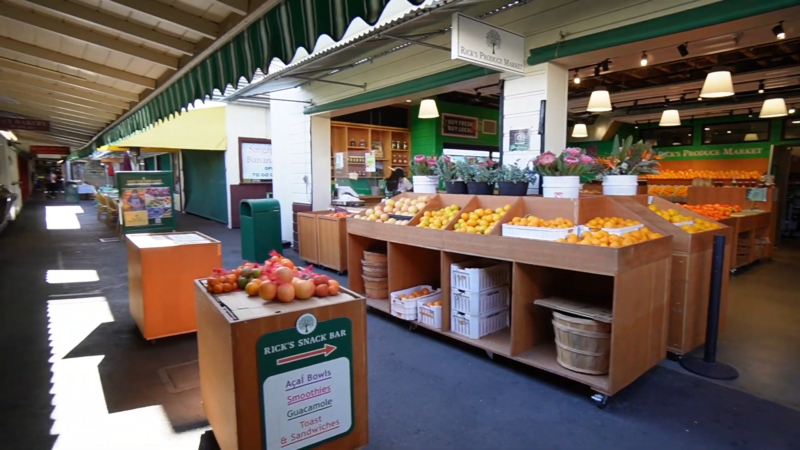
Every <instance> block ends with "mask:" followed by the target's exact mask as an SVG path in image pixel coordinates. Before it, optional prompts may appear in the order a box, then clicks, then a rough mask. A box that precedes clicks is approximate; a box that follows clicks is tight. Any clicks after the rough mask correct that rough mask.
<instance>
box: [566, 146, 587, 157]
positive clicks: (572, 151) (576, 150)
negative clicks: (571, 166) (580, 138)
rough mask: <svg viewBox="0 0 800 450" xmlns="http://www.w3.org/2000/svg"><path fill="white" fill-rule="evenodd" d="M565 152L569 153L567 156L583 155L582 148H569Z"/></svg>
mask: <svg viewBox="0 0 800 450" xmlns="http://www.w3.org/2000/svg"><path fill="white" fill-rule="evenodd" d="M564 151H565V152H567V155H569V156H575V157H577V156H580V154H581V153H583V150H582V149H581V148H580V147H567V149H566V150H564Z"/></svg>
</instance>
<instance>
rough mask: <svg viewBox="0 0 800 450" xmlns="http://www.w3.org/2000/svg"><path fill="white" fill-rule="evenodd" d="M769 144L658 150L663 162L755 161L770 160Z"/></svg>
mask: <svg viewBox="0 0 800 450" xmlns="http://www.w3.org/2000/svg"><path fill="white" fill-rule="evenodd" d="M770 148H771V147H770V145H769V144H746V143H745V144H728V145H704V146H703V147H702V148H684V147H678V148H674V149H669V150H665V149H663V148H660V149H658V156H660V157H661V159H662V161H680V160H692V159H755V158H769V156H770Z"/></svg>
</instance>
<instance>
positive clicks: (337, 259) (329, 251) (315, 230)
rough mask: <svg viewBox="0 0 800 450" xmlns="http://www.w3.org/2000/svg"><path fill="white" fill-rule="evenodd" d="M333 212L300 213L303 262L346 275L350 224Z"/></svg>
mask: <svg viewBox="0 0 800 450" xmlns="http://www.w3.org/2000/svg"><path fill="white" fill-rule="evenodd" d="M330 213H331V211H313V212H307V213H298V214H297V228H298V241H299V244H300V245H299V247H300V249H299V252H298V253H300V259H302V260H303V261H305V262H307V263H309V264H316V265H319V266H322V267H326V268H328V269H331V270H335V271H337V272H339V273H344V271H345V270H347V221H346V220H345V219H343V218H339V217H329V216H328V214H330Z"/></svg>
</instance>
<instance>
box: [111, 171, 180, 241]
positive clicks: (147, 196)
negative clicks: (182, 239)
mask: <svg viewBox="0 0 800 450" xmlns="http://www.w3.org/2000/svg"><path fill="white" fill-rule="evenodd" d="M116 178H117V188H118V189H119V199H118V202H119V217H120V220H121V223H122V231H123V233H126V234H127V233H160V232H165V231H175V213H174V212H175V210H174V208H173V205H172V194H173V188H172V172H171V171H145V172H117V173H116Z"/></svg>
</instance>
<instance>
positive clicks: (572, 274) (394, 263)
mask: <svg viewBox="0 0 800 450" xmlns="http://www.w3.org/2000/svg"><path fill="white" fill-rule="evenodd" d="M444 203H449V202H444ZM505 205H511V208H510V210H509V212H508V213H507V214H506V216H504V217H503V219H502V221H501V224H500V225H498V226H497V227H496V228H495V229H494V230H493V231H492V232H491V233H490V234H489V235H473V234H466V233H456V232H454V231H441V230H429V229H422V228H417V229H415V230H414V231H413V232H412V228H416V227H410V228H409V227H405V228H401V229H400V230H397V229H395V228H392V227H389V229H391V232H385V231H384V230H386V225H383V224H375V223H371V222H363V223H357V222H359V221H357V220H355V221H354V220H353V219H348V220H349V221H350V222H349V223H348V245H349V247H348V250H349V255H350V256H349V283H350V284H349V285H350V288H351V289H353V290H355V291H356V292H363V281H362V280H361V264H360V261H361V258H362V254H363V251H364V250H367V249H369V248H370V247H371V246H374V245H376V244H379V243H380V242H387V243H388V244H387V245H388V257H387V260H388V271H389V288H390V291H392V290H399V289H403V288H408V287H412V286H417V285H421V284H431V285H434V286H441V288H442V300H443V301H442V329H441V330H439V329H434V328H431V327H429V326H427V325H425V324H422V323H419V322H415V323H417V324H418V325H420V326H425V327H428V328H431V329H432V330H434V331H436V332H438V333H440V334H443V335H446V336H448V337H451V338H454V339H457V340H459V341H462V342H466V343H468V344H470V345H473V346H476V347H478V348H482V349H484V350H486V351H487V352H491V353H493V354H499V355H503V356H505V357H508V358H511V359H514V360H517V361H519V362H522V363H524V364H527V365H530V366H533V367H537V368H540V369H543V370H546V371H549V372H552V373H555V374H557V375H560V376H563V377H565V378H569V379H572V380H575V381H578V382H581V383H583V384H586V385H588V386H590V387H591V388H592V389H594V390H595V391H597V392H599V393H602V394H605V395H613V394H614V393H616V392H618V391H619V390H620V389H622V388H624V387H625V386H627V385H628V384H630V383H631V382H633V381H634V380H635V379H636V378H638V377H639V376H641V375H642V374H643V373H645V372H646V371H647V370H649V369H650V368H651V367H653V366H654V365H656V364H658V363H659V362H660V361H661V360H662V359H663V358H664V356H665V355H666V342H667V327H666V325H667V314H668V310H667V306H668V295H669V284H670V264H671V256H672V255H671V252H672V240H673V238H672V236H665V237H664V238H660V239H656V240H652V241H646V242H643V243H640V244H635V245H631V246H627V247H622V248H618V249H616V248H602V247H591V246H582V245H571V244H565V243H558V242H547V241H537V240H529V239H521V238H512V237H504V236H502V235H501V233H502V227H501V225H502V222H507V221H510V220H511V219H513V217H514V216H522V215H525V214H535V215H537V216H539V217H542V218H545V219H552V218H556V217H564V218H568V219H571V220H573V221H575V222H576V223H583V222H585V221H588V220H589V219H592V218H594V217H595V216H620V217H626V218H631V219H635V220H640V221H641V222H643V223H644V224H645V225H647V226H650V227H652V228H654V229H656V227H655V226H654V224H653V221H652V220H651V219H650V218H647V217H641V216H639V215H637V214H636V213H634V212H632V211H631V210H630V209H628V208H626V207H624V206H622V205H620V204H619V203H617V202H615V201H614V200H613V199H611V198H610V197H606V196H596V197H591V198H582V199H577V200H570V199H545V198H541V197H521V198H518V197H506V198H503V197H499V196H475V197H471V198H470V199H469V202H468V204H467V207H465V208H464V212H469V211H471V210H473V209H475V208H486V207H491V208H497V207H500V206H505ZM354 222H355V223H354ZM452 226H453V224H452V223H451V224H450V226H449V228H450V229H452ZM409 232H411V233H409ZM409 235H412V237H409ZM475 257H479V258H485V259H490V260H496V261H504V262H511V263H512V264H511V303H510V326H509V327H507V328H504V329H501V330H499V331H497V332H495V333H491V334H489V335H486V336H483V337H481V338H480V339H472V338H469V337H466V336H464V335H461V334H457V333H455V332H453V331H452V329H451V323H450V322H451V321H450V314H451V308H450V296H451V286H450V270H451V264H452V263H455V262H462V261H466V260H469V259H473V258H475ZM539 299H564V300H565V301H566V302H573V303H574V302H575V301H580V302H590V303H593V304H596V305H598V306H601V307H603V308H606V309H608V310H609V311H611V313H612V315H613V323H612V331H611V346H612V347H611V352H610V370H609V373H608V374H605V375H588V374H585V373H580V372H574V371H572V370H568V369H566V368H564V367H563V366H561V365H560V364H558V362H557V360H556V346H555V343H554V333H553V325H552V324H551V323H550V320H551V317H552V312H551V310H550V309H547V308H545V307H542V306H538V305H535V304H534V301H535V300H539ZM367 304H368V305H369V306H371V307H373V308H375V309H376V310H379V311H383V312H386V313H388V312H389V303H388V302H387V301H383V300H370V299H368V300H367Z"/></svg>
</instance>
